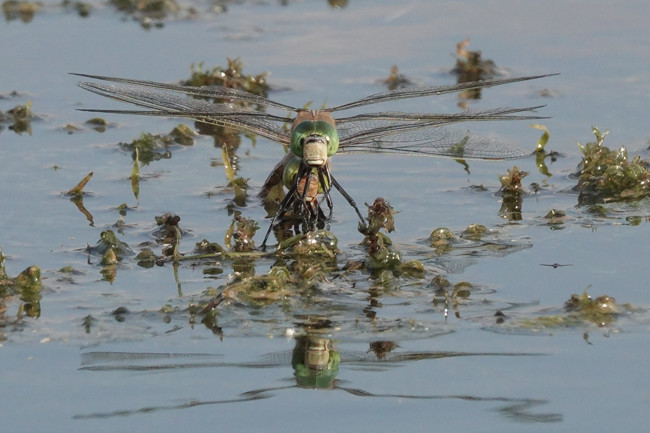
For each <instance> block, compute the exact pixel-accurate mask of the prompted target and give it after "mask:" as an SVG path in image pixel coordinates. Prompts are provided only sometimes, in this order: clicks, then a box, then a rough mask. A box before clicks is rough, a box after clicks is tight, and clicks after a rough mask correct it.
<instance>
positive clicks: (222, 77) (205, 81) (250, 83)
mask: <svg viewBox="0 0 650 433" xmlns="http://www.w3.org/2000/svg"><path fill="white" fill-rule="evenodd" d="M227 60H228V66H227V67H225V68H223V67H221V66H215V67H213V68H212V69H209V70H203V63H199V64H198V65H192V67H191V70H192V73H191V76H190V78H189V79H188V80H185V81H182V82H181V84H182V85H184V86H195V87H203V86H223V87H229V88H231V89H241V90H245V91H247V92H250V93H253V94H255V95H259V96H267V92H268V90H269V86H268V83H267V82H266V77H267V76H268V73H267V72H263V73H261V74H258V75H246V74H244V72H243V66H244V63H243V62H242V61H241V59H239V58H236V59H230V58H229V59H227Z"/></svg>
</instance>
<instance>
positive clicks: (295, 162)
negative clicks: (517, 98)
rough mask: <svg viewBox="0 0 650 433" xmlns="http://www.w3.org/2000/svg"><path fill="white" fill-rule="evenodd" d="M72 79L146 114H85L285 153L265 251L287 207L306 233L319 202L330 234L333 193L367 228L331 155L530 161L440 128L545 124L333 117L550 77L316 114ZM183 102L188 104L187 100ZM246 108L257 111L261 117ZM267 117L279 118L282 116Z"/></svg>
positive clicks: (237, 96) (479, 115)
mask: <svg viewBox="0 0 650 433" xmlns="http://www.w3.org/2000/svg"><path fill="white" fill-rule="evenodd" d="M74 75H79V76H81V77H85V78H90V79H94V80H97V81H92V82H80V83H79V86H80V87H81V88H83V89H86V90H89V91H91V92H94V93H97V94H99V95H102V96H106V97H109V98H112V99H116V100H118V101H123V102H128V103H131V104H134V105H136V106H139V107H143V108H145V109H146V110H96V109H85V110H84V111H93V112H102V113H118V114H139V115H148V116H166V117H184V118H190V119H193V120H195V121H199V122H205V123H208V124H212V125H217V126H224V127H229V128H233V129H236V130H239V131H244V132H249V133H253V134H256V135H258V136H261V137H264V138H267V139H269V140H272V141H276V142H278V143H281V144H282V145H284V146H287V147H288V148H289V150H290V152H288V153H287V155H286V156H285V157H284V158H283V159H282V161H280V163H278V164H277V166H276V167H275V169H274V170H273V171H272V173H271V174H270V175H269V177H268V178H267V180H266V182H265V185H264V188H263V192H264V191H268V190H269V189H270V188H271V187H272V186H274V185H278V184H280V183H284V185H285V186H286V188H287V189H288V192H287V194H286V195H285V197H284V199H283V200H282V202H281V203H280V204H279V207H278V210H277V212H276V214H275V216H274V217H273V219H272V221H271V225H270V226H269V229H268V231H267V233H266V236H265V237H264V241H263V243H262V247H264V246H265V245H266V241H267V239H268V236H269V233H270V231H271V228H272V227H273V224H274V223H275V221H276V218H278V217H280V218H282V217H283V216H284V214H285V212H286V211H287V210H289V209H290V208H291V207H292V206H293V211H294V213H295V214H296V215H299V216H301V217H302V219H303V221H304V222H306V223H308V224H307V227H308V228H309V227H312V226H313V221H314V219H315V218H318V217H319V215H322V210H321V208H320V204H319V203H318V199H317V198H318V196H319V195H322V196H323V198H324V200H325V202H326V203H327V206H328V208H329V215H328V216H327V218H326V221H327V226H328V228H329V225H330V222H331V219H332V213H333V202H332V198H331V196H330V191H331V189H332V186H333V187H335V188H336V189H337V190H338V191H339V192H340V193H341V194H342V195H343V197H345V199H346V200H347V201H348V203H350V205H351V206H352V207H353V208H354V209H355V210H356V212H357V215H358V216H359V219H360V220H361V224H362V226H363V225H365V221H364V218H363V216H362V215H361V212H360V211H359V208H358V207H357V205H356V203H355V201H354V200H353V199H352V197H351V196H350V195H349V194H348V193H347V192H345V190H344V189H343V188H342V187H341V185H340V184H339V183H338V181H337V180H336V179H335V178H334V176H333V175H332V171H331V162H330V158H331V157H332V156H333V155H334V154H336V153H356V152H380V153H392V154H401V155H413V156H423V155H424V156H435V157H448V158H455V159H485V160H502V159H516V158H523V157H526V156H529V155H531V154H532V151H528V150H525V149H522V148H521V147H519V146H516V145H512V144H507V143H503V142H500V141H497V140H494V139H490V138H486V137H482V136H479V135H475V134H472V133H470V132H467V131H452V130H449V129H447V128H444V126H446V125H450V124H454V123H459V122H465V121H486V120H490V121H492V120H524V119H525V120H528V119H540V118H543V117H540V116H536V115H532V114H522V113H530V112H532V111H534V110H535V109H537V108H541V107H543V106H542V105H540V106H531V107H524V108H497V109H492V110H485V111H464V112H460V113H452V114H431V113H405V112H395V111H381V112H373V113H365V114H356V115H352V116H348V117H338V116H337V117H336V118H334V117H333V115H332V114H333V113H336V112H339V111H344V110H350V109H354V108H359V107H365V106H367V105H371V104H378V103H382V102H389V101H395V100H400V99H408V98H420V97H424V96H433V95H442V94H446V93H452V92H459V91H463V90H469V89H483V88H487V87H492V86H499V85H503V84H508V83H515V82H520V81H527V80H534V79H538V78H543V77H548V76H551V75H555V74H547V75H534V76H525V77H515V78H504V79H494V80H485V81H475V82H469V83H460V84H452V85H443V86H433V87H420V88H407V89H400V90H395V91H389V92H383V93H377V94H374V95H370V96H367V97H365V98H361V99H358V100H356V101H354V102H350V103H347V104H343V105H339V106H336V107H332V108H324V109H320V110H311V109H306V108H298V107H292V106H290V105H286V104H282V103H280V102H276V101H272V100H270V99H267V98H264V97H261V96H257V95H254V94H251V93H248V92H245V91H242V90H238V89H232V88H227V87H216V86H215V87H191V86H181V85H176V84H166V83H158V82H153V81H144V80H134V79H128V78H116V77H106V76H100V75H88V74H74ZM188 95H189V96H193V97H194V98H191V97H187V96H188ZM197 98H204V99H197ZM251 107H256V108H258V107H262V109H264V110H265V111H260V110H259V109H254V108H251ZM269 111H276V112H283V113H284V115H278V114H272V113H271V112H269ZM286 112H290V113H295V117H294V118H293V126H292V128H291V131H286V130H285V129H283V128H282V124H284V123H286V122H287V117H286Z"/></svg>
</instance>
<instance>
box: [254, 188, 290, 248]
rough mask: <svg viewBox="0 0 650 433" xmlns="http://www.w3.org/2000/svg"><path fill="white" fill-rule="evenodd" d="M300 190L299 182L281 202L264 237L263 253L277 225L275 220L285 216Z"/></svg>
mask: <svg viewBox="0 0 650 433" xmlns="http://www.w3.org/2000/svg"><path fill="white" fill-rule="evenodd" d="M297 189H298V182H297V181H296V182H294V184H293V185H291V188H290V189H289V192H288V193H287V195H285V196H284V198H283V199H282V201H281V202H280V206H278V210H277V211H276V212H275V215H273V218H271V223H270V224H269V228H268V230H266V235H264V241H262V245H261V246H260V248H261V249H262V251H264V250H266V241H267V240H268V238H269V235H270V234H271V229H272V228H273V224H274V223H275V220H276V219H277V218H278V215H283V214H284V213H285V212H286V211H287V209H288V208H289V206H291V204H292V202H293V201H294V200H295V195H294V194H295V193H296V190H297Z"/></svg>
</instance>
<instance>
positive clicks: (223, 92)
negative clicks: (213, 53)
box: [72, 73, 298, 111]
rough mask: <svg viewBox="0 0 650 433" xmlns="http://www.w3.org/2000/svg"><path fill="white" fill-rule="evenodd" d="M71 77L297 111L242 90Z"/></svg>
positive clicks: (131, 80)
mask: <svg viewBox="0 0 650 433" xmlns="http://www.w3.org/2000/svg"><path fill="white" fill-rule="evenodd" d="M72 75H77V76H79V77H85V78H92V79H95V80H101V81H110V82H113V83H121V84H128V85H131V86H136V87H149V88H155V89H162V90H168V91H171V92H178V93H185V94H186V95H192V96H200V97H203V98H214V99H226V100H230V101H239V102H246V103H250V104H257V105H263V106H265V107H269V108H277V109H279V110H284V111H298V108H296V107H292V106H290V105H285V104H282V103H280V102H276V101H272V100H270V99H267V98H264V97H262V96H258V95H254V94H252V93H249V92H246V91H243V90H239V89H231V88H229V87H222V86H210V87H195V86H181V85H179V84H169V83H158V82H156V81H147V80H134V79H132V78H118V77H106V76H103V75H89V74H77V73H72Z"/></svg>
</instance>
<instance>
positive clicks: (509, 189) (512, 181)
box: [499, 166, 528, 221]
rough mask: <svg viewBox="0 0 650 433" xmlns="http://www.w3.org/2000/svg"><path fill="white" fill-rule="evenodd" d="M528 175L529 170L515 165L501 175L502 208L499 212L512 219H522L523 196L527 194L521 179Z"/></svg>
mask: <svg viewBox="0 0 650 433" xmlns="http://www.w3.org/2000/svg"><path fill="white" fill-rule="evenodd" d="M526 176H528V172H527V171H523V170H521V169H520V168H519V167H517V166H514V167H512V168H511V169H510V170H508V173H507V174H505V175H503V176H499V181H500V182H501V189H500V190H499V193H500V194H501V209H499V214H500V215H502V216H503V217H504V218H506V219H508V220H510V221H521V219H522V215H521V210H522V206H523V201H524V199H523V196H524V194H525V191H524V188H523V186H522V185H521V180H522V179H523V178H524V177H526Z"/></svg>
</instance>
